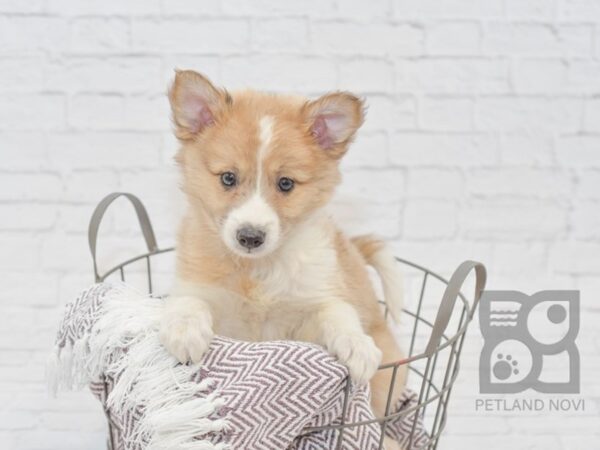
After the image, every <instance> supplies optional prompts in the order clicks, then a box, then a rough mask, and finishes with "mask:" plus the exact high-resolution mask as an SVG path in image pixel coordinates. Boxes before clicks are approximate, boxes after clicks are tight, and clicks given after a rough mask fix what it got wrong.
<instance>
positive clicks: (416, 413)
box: [88, 193, 486, 450]
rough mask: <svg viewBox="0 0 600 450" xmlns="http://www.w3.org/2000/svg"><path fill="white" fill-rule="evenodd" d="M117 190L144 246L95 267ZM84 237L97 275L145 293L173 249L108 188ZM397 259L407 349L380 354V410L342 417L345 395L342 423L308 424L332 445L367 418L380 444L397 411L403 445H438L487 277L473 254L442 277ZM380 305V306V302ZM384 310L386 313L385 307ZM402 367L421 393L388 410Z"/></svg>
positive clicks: (138, 205)
mask: <svg viewBox="0 0 600 450" xmlns="http://www.w3.org/2000/svg"><path fill="white" fill-rule="evenodd" d="M119 197H125V198H127V199H128V200H129V201H130V202H131V204H132V205H133V207H134V208H135V212H136V215H137V219H138V221H139V225H140V227H141V230H142V234H143V237H144V241H145V244H146V248H147V251H146V252H144V253H142V254H139V255H137V256H135V257H133V258H129V259H127V260H125V261H123V262H121V263H120V264H117V265H115V266H114V267H112V268H111V269H109V270H107V271H106V272H104V273H100V272H99V270H98V263H97V238H98V231H99V228H100V225H101V223H102V218H103V217H104V214H105V212H106V210H107V208H108V207H109V206H110V204H111V203H112V202H113V201H114V200H116V199H117V198H119ZM88 240H89V247H90V252H91V254H92V261H93V268H94V276H95V280H96V282H102V281H105V280H109V279H114V278H118V279H120V280H121V281H127V282H128V283H131V282H132V281H136V282H137V283H138V284H139V283H143V286H141V287H142V288H143V289H145V290H147V291H148V293H150V294H154V293H155V292H156V290H157V289H156V286H155V283H154V279H155V274H156V265H155V264H154V263H155V261H156V260H157V259H158V258H159V256H160V255H166V254H170V253H171V252H173V250H174V247H168V248H160V247H159V246H158V244H157V242H156V237H155V234H154V230H153V228H152V223H151V221H150V218H149V216H148V213H147V211H146V208H145V207H144V205H143V204H142V202H141V201H140V200H139V199H138V198H137V197H136V196H134V195H132V194H129V193H113V194H110V195H108V196H106V197H105V198H104V199H103V200H102V201H101V202H100V203H99V204H98V206H97V207H96V209H95V211H94V213H93V215H92V218H91V220H90V224H89V229H88ZM397 260H398V262H399V263H400V264H402V265H403V268H404V269H405V280H406V283H405V284H406V290H407V292H406V295H405V299H406V301H405V305H406V306H405V308H404V310H403V312H404V315H403V323H402V324H401V325H396V324H393V323H390V328H391V329H392V331H393V333H394V335H395V336H396V337H397V338H398V339H399V340H400V342H402V343H403V344H404V345H403V348H404V351H406V344H407V343H408V352H407V354H408V356H407V357H406V358H405V359H402V360H400V361H394V362H385V363H384V364H382V365H381V366H380V367H379V369H378V370H380V371H391V376H390V380H391V383H390V389H389V392H388V396H387V406H386V410H385V415H384V416H383V417H380V418H376V419H371V420H365V421H361V422H346V421H345V420H344V418H345V417H346V412H347V409H346V408H347V402H344V406H343V411H342V415H341V417H342V420H341V422H340V423H339V424H335V425H327V426H322V427H314V428H311V429H310V430H308V431H309V432H310V431H321V430H324V429H328V430H332V431H336V432H337V441H336V442H337V443H336V446H335V449H336V450H339V449H342V448H343V443H344V433H345V430H347V429H349V428H351V427H361V426H369V425H372V424H373V423H378V424H379V425H380V426H381V428H382V433H381V439H380V441H379V446H378V447H377V449H378V450H381V449H383V448H384V436H385V429H386V427H387V426H388V424H389V423H390V422H391V421H395V420H399V419H401V418H403V419H404V421H405V422H406V421H407V420H408V423H409V424H410V425H409V427H410V428H411V429H410V431H409V433H410V434H409V436H408V439H407V441H405V447H406V448H409V449H411V450H412V449H424V450H434V449H436V448H438V445H439V441H440V436H441V433H442V431H443V429H444V426H445V424H446V419H447V411H448V402H449V399H450V394H451V392H452V387H453V385H454V382H455V381H456V378H457V376H458V372H459V359H460V354H461V351H462V348H463V342H464V338H465V334H466V331H467V328H468V326H469V323H470V322H471V320H472V318H473V315H474V313H475V310H476V308H477V304H478V303H479V299H480V296H481V293H482V291H483V288H484V285H485V280H486V271H485V267H484V266H483V265H482V264H481V263H478V262H474V261H465V262H463V263H462V264H461V265H459V266H458V268H457V269H456V270H455V272H454V273H453V275H452V276H451V277H450V279H446V278H444V277H442V276H440V275H438V274H436V273H435V272H433V271H431V270H429V269H427V268H425V267H422V266H420V265H418V264H415V263H413V262H410V261H407V260H404V259H401V258H397ZM159 267H160V265H159ZM472 272H473V274H474V285H475V289H474V294H473V297H472V299H471V301H470V302H469V300H467V297H466V296H465V295H464V294H463V293H462V292H461V289H462V287H463V285H464V284H465V281H466V280H467V278H468V277H469V275H470V274H471V273H472ZM169 276H172V274H169ZM426 297H427V298H428V300H426ZM440 298H441V301H440V300H439V299H440ZM382 308H385V305H384V304H383V303H382ZM384 312H385V315H386V317H387V310H385V311H384ZM404 368H406V369H407V371H408V377H407V385H408V386H410V387H411V388H412V389H413V390H414V391H415V392H416V393H417V395H418V398H417V402H416V404H414V405H413V406H411V407H409V408H407V409H405V410H402V411H400V412H395V413H391V412H390V411H391V409H390V408H391V403H392V402H391V400H392V397H393V388H394V381H395V379H396V376H397V375H398V373H399V372H400V371H401V369H404ZM350 389H351V383H346V388H345V398H346V399H347V398H348V396H349V394H350ZM105 412H106V413H107V417H110V416H109V414H108V412H107V411H105ZM418 420H419V421H422V423H424V425H425V428H426V430H427V434H428V436H427V437H426V439H424V440H423V439H420V440H419V442H418V445H417V443H416V441H414V439H415V429H416V425H417V421H418ZM108 427H109V442H108V448H109V450H112V449H113V448H115V445H114V442H113V439H114V433H113V426H112V424H111V421H110V418H109V420H108ZM365 450H370V449H365Z"/></svg>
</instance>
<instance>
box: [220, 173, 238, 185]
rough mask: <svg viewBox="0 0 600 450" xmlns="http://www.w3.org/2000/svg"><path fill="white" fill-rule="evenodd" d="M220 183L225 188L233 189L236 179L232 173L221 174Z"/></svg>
mask: <svg viewBox="0 0 600 450" xmlns="http://www.w3.org/2000/svg"><path fill="white" fill-rule="evenodd" d="M221 183H223V186H225V187H233V186H235V185H236V184H237V177H236V176H235V173H233V172H223V173H222V174H221Z"/></svg>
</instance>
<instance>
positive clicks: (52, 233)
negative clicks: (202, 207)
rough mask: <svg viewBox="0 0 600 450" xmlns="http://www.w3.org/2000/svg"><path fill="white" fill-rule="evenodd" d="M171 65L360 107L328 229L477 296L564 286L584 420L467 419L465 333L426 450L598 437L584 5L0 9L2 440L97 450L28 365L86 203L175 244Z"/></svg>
mask: <svg viewBox="0 0 600 450" xmlns="http://www.w3.org/2000/svg"><path fill="white" fill-rule="evenodd" d="M174 68H193V69H196V70H200V71H203V72H205V73H206V74H208V75H209V76H210V77H212V78H213V79H214V80H215V82H217V83H218V84H221V85H225V86H227V87H229V88H239V87H244V86H251V87H256V88H261V89H268V90H271V91H275V92H286V91H292V92H297V93H300V94H306V95H318V94H321V93H324V92H326V91H328V90H334V89H344V90H352V91H354V92H356V93H357V94H359V95H361V96H363V97H364V98H365V99H366V102H367V104H368V105H369V110H368V117H367V121H366V123H365V125H364V128H363V130H362V131H361V133H360V135H359V137H358V139H357V141H356V143H355V145H354V147H353V148H352V149H351V150H350V152H349V154H348V155H347V156H346V158H345V160H344V161H343V173H344V182H343V185H342V186H341V188H340V190H339V193H338V195H337V196H336V198H335V205H334V208H333V210H334V213H335V214H336V215H337V216H338V217H339V219H340V222H342V223H343V225H344V227H345V228H347V229H348V231H350V232H375V233H379V234H380V235H382V236H385V237H386V238H387V239H389V240H390V241H391V242H392V244H393V245H394V247H395V250H396V252H397V253H398V255H400V256H402V257H404V258H406V259H410V260H414V261H415V262H418V263H421V264H423V265H425V266H429V267H431V268H432V269H434V270H436V271H439V272H440V273H443V274H449V273H450V272H451V271H452V269H453V267H454V266H455V265H456V264H457V263H458V262H460V261H461V260H463V259H467V258H474V259H479V260H481V261H483V262H485V263H486V264H487V266H488V269H489V275H490V280H489V286H490V287H492V288H499V289H500V288H505V289H523V290H527V291H528V292H535V291H538V290H543V289H551V288H572V289H582V308H583V314H582V316H583V317H585V320H582V328H581V330H580V349H581V360H582V365H583V368H584V369H583V372H584V373H583V375H582V378H583V383H584V385H583V389H582V396H583V397H584V398H585V399H586V412H585V413H584V414H582V415H580V416H573V417H569V418H568V419H567V418H566V417H562V416H560V415H548V416H539V415H534V414H531V413H528V414H526V413H518V412H513V413H505V414H502V415H500V414H497V415H492V414H489V413H488V414H487V415H486V414H479V413H477V412H476V411H475V408H474V398H475V397H476V396H477V395H478V393H477V371H476V368H477V362H478V355H477V352H478V345H479V344H480V339H481V338H480V334H479V331H478V330H477V329H476V328H475V327H474V329H473V330H472V331H471V333H470V336H469V346H468V348H467V349H466V350H465V354H464V360H463V368H464V371H463V373H462V374H461V377H460V378H459V381H458V384H457V387H456V389H455V391H454V398H453V403H452V406H451V409H450V412H449V419H448V426H447V431H446V436H444V438H443V439H442V440H441V444H440V448H441V449H445V450H452V449H457V448H461V449H465V450H470V449H473V450H474V449H480V448H483V447H486V448H498V449H500V448H502V449H504V448H511V449H515V450H525V449H533V448H535V449H538V448H539V449H541V448H545V449H556V450H579V449H582V448H590V449H591V448H596V447H597V445H598V442H599V441H600V434H599V433H600V431H599V430H600V429H599V428H598V426H597V419H598V410H599V409H600V382H599V381H598V380H599V379H600V378H599V377H598V375H599V374H600V359H599V358H598V356H597V355H598V354H599V353H600V330H599V328H598V326H597V324H598V322H599V321H600V309H599V307H598V303H597V302H596V301H595V298H596V296H597V295H598V293H599V292H600V2H598V1H597V0H531V1H525V0H449V1H443V2H440V1H438V0H373V1H369V2H365V1H359V0H352V1H342V0H309V1H302V2H301V1H296V2H294V1H287V2H286V1H281V0H259V1H254V2H248V1H242V0H210V1H205V2H197V1H191V0H174V1H171V0H150V1H148V0H144V1H142V0H134V1H123V0H92V1H81V0H31V1H17V0H0V249H1V250H0V279H1V281H2V282H1V283H0V448H2V449H7V450H12V449H20V450H58V449H60V450H68V449H77V450H82V449H86V450H88V449H89V450H100V449H103V448H105V447H104V439H103V427H104V419H103V414H102V412H101V410H100V408H99V407H98V405H97V404H96V403H95V402H94V401H93V399H91V396H90V395H89V394H88V393H85V392H84V393H77V394H69V395H66V396H63V397H61V398H59V399H56V400H53V399H49V398H47V396H46V394H45V392H44V382H43V367H44V361H45V355H46V354H47V352H48V350H49V343H50V342H51V340H52V337H53V333H54V330H55V328H56V321H57V320H58V317H59V316H60V314H61V311H62V307H63V305H64V304H65V302H67V301H68V300H69V299H70V298H72V296H74V295H75V294H76V293H77V292H78V291H79V290H80V289H81V288H82V287H84V286H85V285H86V283H88V282H91V281H92V273H91V264H90V258H89V255H88V250H87V242H86V239H87V236H86V231H87V230H86V228H87V221H88V219H89V216H90V214H91V212H92V209H93V207H94V205H95V204H96V203H97V202H98V201H99V199H100V198H101V196H103V195H104V194H106V193H109V192H111V191H116V190H123V191H132V192H134V193H135V194H138V195H139V196H141V197H142V198H143V199H145V201H146V203H147V206H148V209H149V210H150V214H151V215H152V216H153V217H154V222H155V228H156V230H157V234H158V239H159V243H160V244H162V245H164V246H167V245H171V244H172V243H173V240H174V226H175V223H176V220H177V219H176V217H177V214H178V213H179V212H180V211H181V205H182V201H181V195H180V193H179V192H178V189H177V174H176V169H175V166H174V163H173V160H172V156H173V154H174V150H175V148H176V142H175V140H174V139H173V137H172V136H171V135H170V132H169V129H170V122H169V112H168V105H167V101H166V98H165V91H166V87H167V85H168V82H169V80H170V79H171V77H172V74H173V69H174ZM131 215H132V211H131V210H130V209H129V208H128V207H127V205H124V204H119V205H116V207H115V211H114V212H112V213H110V214H108V216H107V218H106V223H105V224H104V226H103V228H102V230H101V231H102V236H101V239H102V242H101V245H100V247H99V249H100V260H101V262H102V263H103V265H104V266H107V265H110V264H112V263H115V262H117V261H119V260H123V259H125V258H126V257H128V256H132V254H135V253H136V252H139V251H141V249H142V248H143V243H142V239H141V237H140V236H139V234H138V232H137V228H136V224H135V221H134V220H133V218H132V217H131ZM164 266H165V267H166V268H168V267H169V261H167V262H165V263H164ZM163 278H165V279H168V277H166V276H164V277H163ZM594 419H596V420H594Z"/></svg>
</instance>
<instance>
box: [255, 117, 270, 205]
mask: <svg viewBox="0 0 600 450" xmlns="http://www.w3.org/2000/svg"><path fill="white" fill-rule="evenodd" d="M258 138H259V140H260V144H259V146H258V151H257V152H256V193H257V194H260V189H261V185H262V163H263V160H264V159H265V156H266V155H267V152H268V150H269V145H270V144H271V140H272V139H273V118H272V117H271V116H264V117H263V118H262V119H260V122H259V124H258Z"/></svg>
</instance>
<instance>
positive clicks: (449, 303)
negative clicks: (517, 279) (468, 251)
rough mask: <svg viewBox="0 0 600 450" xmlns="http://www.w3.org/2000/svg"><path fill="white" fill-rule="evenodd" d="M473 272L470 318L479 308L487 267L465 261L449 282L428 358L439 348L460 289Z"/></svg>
mask: <svg viewBox="0 0 600 450" xmlns="http://www.w3.org/2000/svg"><path fill="white" fill-rule="evenodd" d="M472 270H474V271H475V294H474V297H473V305H472V306H471V309H470V310H469V318H472V316H473V313H474V312H475V309H476V308H477V304H478V303H479V299H480V298H481V293H482V292H483V289H484V287H485V281H486V270H485V266H484V265H483V264H481V263H480V262H476V261H465V262H463V263H462V264H461V265H460V266H458V268H457V269H456V270H455V271H454V273H453V274H452V277H450V281H448V285H447V286H446V290H445V291H444V295H443V296H442V303H441V304H440V307H439V309H438V312H437V316H436V318H435V322H434V324H433V330H432V331H431V336H430V338H429V342H428V343H427V348H426V349H425V354H426V355H427V356H431V355H432V354H433V353H434V352H435V350H436V349H437V347H438V346H439V344H440V340H441V339H442V335H443V334H444V332H445V331H446V327H447V326H448V323H449V322H450V317H451V316H452V311H453V310H454V304H455V303H456V299H457V298H458V295H459V293H460V289H461V288H462V285H463V284H464V282H465V280H466V278H467V276H468V275H469V273H470V272H471V271H472Z"/></svg>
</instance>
